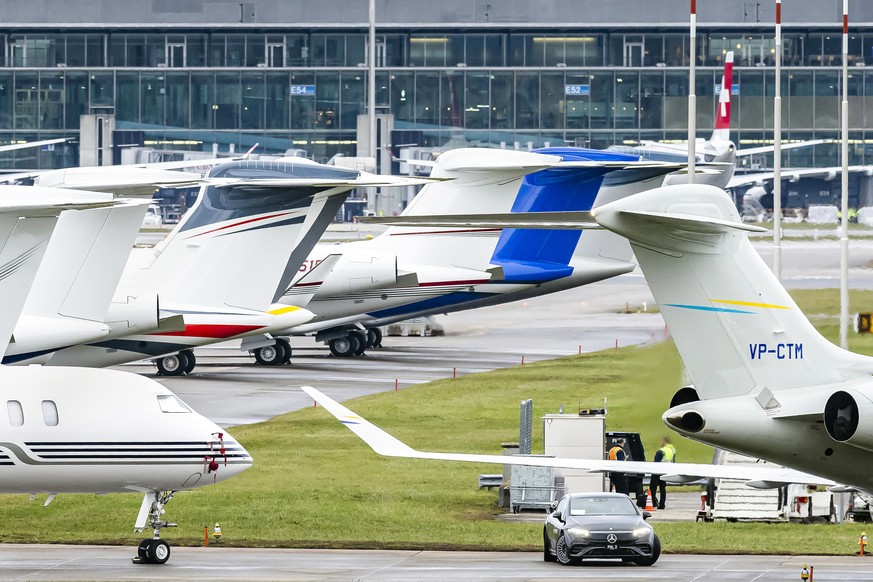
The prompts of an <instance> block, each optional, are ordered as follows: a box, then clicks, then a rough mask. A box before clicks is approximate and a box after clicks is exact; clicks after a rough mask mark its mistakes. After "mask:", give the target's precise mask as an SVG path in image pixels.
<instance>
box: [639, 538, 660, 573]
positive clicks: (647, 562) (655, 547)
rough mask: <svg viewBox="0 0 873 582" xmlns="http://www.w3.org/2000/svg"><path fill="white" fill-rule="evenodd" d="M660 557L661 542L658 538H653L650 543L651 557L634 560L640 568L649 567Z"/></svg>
mask: <svg viewBox="0 0 873 582" xmlns="http://www.w3.org/2000/svg"><path fill="white" fill-rule="evenodd" d="M660 557H661V540H660V539H659V538H658V536H654V540H653V541H652V555H651V556H650V557H648V558H637V559H636V560H634V562H636V563H637V564H639V565H640V566H651V565H652V564H654V563H655V562H657V561H658V558H660Z"/></svg>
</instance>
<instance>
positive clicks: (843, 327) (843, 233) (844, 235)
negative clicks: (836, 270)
mask: <svg viewBox="0 0 873 582" xmlns="http://www.w3.org/2000/svg"><path fill="white" fill-rule="evenodd" d="M841 114H842V120H841V121H842V129H843V131H842V146H843V147H842V158H843V199H842V204H841V205H840V208H841V210H842V220H841V221H840V347H841V348H843V349H844V350H847V349H849V0H843V102H842V113H841Z"/></svg>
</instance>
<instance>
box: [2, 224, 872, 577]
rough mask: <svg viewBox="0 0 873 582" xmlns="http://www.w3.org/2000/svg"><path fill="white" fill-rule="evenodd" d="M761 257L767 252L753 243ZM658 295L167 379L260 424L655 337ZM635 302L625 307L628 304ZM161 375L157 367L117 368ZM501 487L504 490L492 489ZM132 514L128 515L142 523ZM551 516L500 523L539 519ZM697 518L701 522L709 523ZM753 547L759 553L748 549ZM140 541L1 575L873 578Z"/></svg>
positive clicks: (460, 324)
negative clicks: (153, 556) (324, 398)
mask: <svg viewBox="0 0 873 582" xmlns="http://www.w3.org/2000/svg"><path fill="white" fill-rule="evenodd" d="M756 247H757V248H759V250H761V251H762V255H763V256H764V257H765V260H767V259H769V258H770V257H771V256H772V253H770V252H769V249H768V247H767V245H766V244H765V243H756ZM871 260H873V242H871V241H853V244H852V254H851V261H850V281H851V283H852V287H853V288H866V289H870V288H873V274H871V271H870V270H868V269H867V268H866V267H867V265H869V264H870V261H871ZM838 263H839V251H838V242H837V241H817V242H811V241H786V242H785V243H784V247H783V280H784V281H785V282H786V284H787V286H789V287H835V286H838V285H839V273H838V269H837V268H836V266H835V265H838ZM652 303H653V299H652V297H651V293H650V292H649V290H648V288H647V287H646V285H645V281H644V280H643V278H642V276H641V275H640V274H639V273H638V272H636V273H634V274H631V275H625V276H622V277H618V278H616V279H613V280H610V281H604V282H602V283H598V284H595V285H590V286H587V287H583V288H580V289H576V290H571V291H566V292H563V293H561V294H555V295H552V296H548V297H541V298H537V299H532V300H529V301H527V302H524V303H521V304H508V305H502V306H496V307H491V308H487V309H481V310H476V311H472V312H465V313H461V314H454V315H451V316H448V317H445V318H442V317H441V318H439V320H440V322H441V323H442V325H443V326H444V327H445V328H446V331H447V333H446V335H445V336H442V337H426V338H425V337H398V338H392V337H386V338H385V340H384V342H383V343H384V344H385V345H386V347H385V348H384V349H382V350H376V351H374V352H372V353H371V354H370V355H368V356H365V357H362V358H354V359H348V360H338V359H336V358H332V357H331V356H329V352H328V350H327V348H325V347H323V346H321V345H320V344H315V343H314V342H313V340H312V339H311V338H297V339H295V340H294V342H293V344H294V348H295V350H294V351H295V353H294V359H293V360H292V365H291V366H286V367H281V368H264V367H260V366H255V365H253V364H252V363H251V362H252V360H251V358H250V357H249V356H248V355H247V354H244V353H241V352H239V351H238V350H237V349H236V347H235V346H234V345H219V346H215V347H210V348H206V349H201V350H198V351H197V353H198V368H197V369H196V370H195V372H194V374H193V375H192V376H189V377H185V378H160V379H159V381H161V382H162V383H164V384H165V385H167V386H168V387H169V388H171V389H172V390H173V391H174V392H176V393H177V394H179V395H180V396H181V397H182V398H183V399H184V400H185V401H186V402H188V403H189V404H191V405H192V406H193V407H194V408H195V409H197V410H198V411H199V412H201V413H203V414H205V415H206V416H208V417H210V418H212V419H213V420H216V421H217V422H219V423H221V424H224V425H233V424H240V423H248V422H257V421H259V420H263V419H266V418H270V417H272V416H275V415H278V414H282V413H284V412H287V411H290V410H295V409H299V408H302V407H308V406H312V402H311V400H310V399H309V398H307V397H306V396H305V395H303V394H302V393H301V392H300V391H299V389H298V387H299V386H300V385H301V384H309V385H313V386H315V387H317V388H319V389H321V390H323V391H324V392H325V393H327V394H328V395H330V396H331V397H334V398H336V399H338V400H341V401H342V400H347V399H349V398H354V397H356V396H359V395H363V394H368V393H372V392H377V391H388V390H394V389H402V388H403V387H404V386H409V385H412V384H417V383H421V382H427V381H430V380H433V379H437V378H446V377H451V375H453V374H458V375H461V374H467V373H474V372H479V371H484V370H490V369H495V368H501V367H506V366H511V365H517V364H520V363H521V361H522V358H524V361H525V362H531V361H536V360H540V359H548V358H554V357H558V356H564V355H569V354H575V353H578V352H579V351H582V352H588V351H595V350H600V349H605V348H609V347H615V345H616V343H617V344H618V345H621V346H625V345H632V344H639V343H647V342H651V341H660V339H661V338H663V337H664V335H665V333H666V331H665V329H664V324H663V320H662V319H661V317H660V314H658V313H649V312H648V311H646V308H647V306H649V305H652ZM626 311H630V313H626ZM121 368H122V369H125V370H128V371H139V372H143V373H147V374H153V373H154V368H153V366H152V365H151V364H150V363H140V364H134V365H128V366H122V367H121ZM495 496H496V492H495ZM699 507H700V497H699V493H696V492H681V493H678V492H677V493H671V494H670V495H669V496H668V501H667V509H665V510H658V511H656V512H653V516H652V518H651V521H652V523H654V524H657V523H658V522H667V521H686V520H693V519H695V517H696V515H697V510H698V509H699ZM133 517H134V516H131V519H133ZM543 518H544V513H542V512H538V513H532V512H531V513H530V514H521V515H519V516H517V517H515V516H511V515H507V516H506V517H505V518H504V519H507V520H512V519H525V520H530V521H537V522H539V521H542V520H543ZM701 527H706V526H705V525H703V524H701ZM753 550H754V548H750V551H753ZM134 552H135V548H132V547H112V546H68V545H39V544H36V545H12V544H0V581H4V580H179V579H185V580H209V581H210V582H214V581H216V580H448V579H451V580H551V579H565V578H573V579H590V580H688V581H695V582H696V581H704V580H707V581H708V580H713V581H714V580H720V581H721V580H749V581H752V580H754V581H775V580H792V579H798V578H799V577H800V572H801V567H802V565H803V564H812V565H814V567H815V580H818V581H819V582H820V581H822V580H873V560H865V559H861V558H858V557H852V556H846V557H809V556H807V557H804V556H799V557H792V556H691V555H664V556H662V558H661V559H660V560H659V561H658V563H657V564H656V565H655V566H653V567H651V568H643V567H636V566H623V565H621V564H616V563H610V562H599V563H591V564H587V563H586V564H585V565H584V566H581V567H569V568H568V567H562V566H560V565H558V564H553V563H544V562H543V560H542V555H541V553H530V552H509V553H507V552H421V551H414V550H410V551H363V550H315V549H310V550H280V549H244V548H233V547H228V546H219V547H215V546H214V545H213V546H210V547H208V548H177V547H174V548H173V557H172V558H171V560H170V562H169V563H168V564H166V565H163V566H148V565H139V566H137V565H134V564H132V563H131V562H130V558H131V557H132V555H133V554H134Z"/></svg>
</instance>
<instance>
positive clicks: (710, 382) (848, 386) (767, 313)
mask: <svg viewBox="0 0 873 582" xmlns="http://www.w3.org/2000/svg"><path fill="white" fill-rule="evenodd" d="M594 215H595V218H596V220H597V221H598V222H599V223H600V224H601V225H603V226H604V227H605V228H608V229H610V230H612V231H614V232H616V233H618V234H621V235H622V236H625V237H627V238H628V239H629V240H630V241H631V246H632V248H633V249H634V253H635V255H636V257H637V260H638V261H639V263H640V267H641V268H642V270H643V273H644V274H645V276H646V279H647V281H648V283H649V286H650V288H651V290H652V294H653V295H654V296H655V299H656V300H657V302H658V305H659V307H660V309H661V312H662V314H663V316H664V319H665V320H666V322H667V325H668V326H669V328H670V332H671V334H672V336H673V339H674V341H675V342H676V346H677V348H678V349H679V353H680V354H681V356H682V359H683V361H684V362H685V366H686V368H687V370H688V372H689V374H690V376H691V378H692V380H693V387H692V386H688V387H685V388H682V389H680V390H679V391H678V392H677V393H676V394H675V395H674V397H673V400H672V402H671V408H670V409H669V410H667V411H666V412H665V413H664V415H663V418H664V421H665V422H666V423H667V425H668V426H670V427H671V428H673V429H674V430H676V431H678V432H679V433H681V434H682V435H684V436H687V437H689V438H691V439H694V440H698V441H700V442H703V443H706V444H709V445H712V446H715V447H719V448H722V449H726V450H731V451H734V452H737V453H741V454H745V455H749V456H751V457H755V458H761V459H765V460H768V461H772V462H774V463H779V464H781V465H785V466H786V467H791V468H793V469H796V470H797V471H804V472H808V473H809V474H812V475H815V476H816V477H814V478H812V481H810V480H809V479H807V480H803V479H804V478H803V477H802V475H799V474H795V475H792V476H788V475H782V476H780V475H779V474H778V471H784V470H782V469H775V471H777V473H773V474H768V472H767V471H765V470H764V469H762V468H753V470H752V469H748V468H736V470H737V471H739V472H740V473H742V472H746V473H747V476H746V477H745V478H746V479H748V480H751V481H753V482H755V483H757V484H758V485H761V486H779V485H781V484H784V483H809V482H814V481H817V482H820V483H821V482H825V483H827V482H838V483H844V484H846V485H849V486H852V487H855V488H857V489H860V490H862V491H866V492H870V491H873V473H871V471H870V463H871V461H873V437H871V435H873V403H871V401H873V381H871V379H870V378H871V375H873V358H870V357H867V356H861V355H858V354H854V353H851V352H848V351H845V350H842V349H840V348H838V347H836V346H835V345H833V344H832V343H830V342H829V341H828V340H826V339H825V338H824V337H822V336H821V334H819V333H818V331H817V330H816V329H815V328H814V327H813V326H812V324H811V323H810V322H809V320H808V319H807V318H806V317H805V316H804V315H803V313H802V312H801V311H800V309H799V308H798V307H797V304H796V303H795V302H794V300H793V299H792V298H791V296H790V295H789V294H788V292H787V291H786V290H785V288H784V287H782V285H781V284H780V283H779V281H778V280H777V279H776V278H775V276H774V275H773V273H772V272H771V271H770V269H769V268H768V267H767V265H766V264H765V263H764V261H763V260H762V259H761V257H760V256H759V255H758V253H757V252H756V251H755V250H754V248H753V247H752V245H751V243H750V242H749V240H748V233H749V232H759V231H761V230H762V229H759V228H757V227H754V226H749V225H746V224H744V223H743V222H742V221H741V220H740V217H739V215H738V213H737V210H736V207H735V206H734V204H733V202H732V200H731V199H730V197H729V196H728V195H727V194H726V193H725V192H724V191H723V190H720V189H718V188H715V187H712V186H706V185H682V186H667V187H663V188H658V189H655V190H651V191H648V192H643V193H641V194H638V195H636V196H633V197H629V198H625V199H622V200H619V201H616V202H613V203H611V204H607V205H604V206H602V207H600V208H597V209H595V211H594ZM307 392H308V393H310V394H312V395H313V396H314V397H316V399H317V400H318V401H319V402H320V403H324V405H325V406H326V407H328V406H330V407H333V410H332V411H333V412H335V413H338V415H339V416H343V415H347V414H349V412H348V411H347V410H340V409H338V408H336V405H334V404H331V403H330V402H328V401H327V400H325V399H324V397H323V396H321V395H319V394H317V393H315V392H313V391H312V390H311V389H307ZM329 410H330V408H329ZM357 422H358V421H357V420H355V419H354V418H349V419H347V424H348V426H349V428H351V429H352V430H356V428H357V424H356V423H357ZM361 430H362V431H370V429H369V428H366V429H361ZM356 432H357V431H356ZM363 434H364V432H359V435H360V436H363ZM367 434H368V435H369V434H370V433H369V432H367ZM379 439H381V440H379ZM379 439H376V440H373V439H371V440H370V441H369V442H370V443H371V446H378V447H381V449H382V450H383V451H384V450H391V451H393V452H394V453H397V454H398V455H397V456H418V455H419V453H417V452H415V451H412V449H408V448H407V449H399V448H397V444H396V443H394V442H393V441H388V440H385V437H384V436H382V437H379ZM385 446H387V447H388V449H385V448H384V447H385ZM412 453H415V454H412ZM383 454H384V453H383ZM425 455H437V456H435V457H427V456H425V458H442V457H441V456H440V455H441V454H440V453H435V454H432V453H426V454H425ZM475 456H476V455H467V457H469V458H468V459H460V458H458V459H456V460H473V457H475ZM456 457H457V456H456ZM554 462H555V460H549V461H547V462H546V463H545V465H546V466H549V465H550V463H554ZM523 464H539V463H538V462H537V463H533V462H530V463H528V462H527V460H525V462H524V463H523ZM551 466H569V465H554V464H551ZM574 466H577V467H585V466H587V465H586V464H585V463H582V464H577V465H574ZM592 466H594V465H592ZM629 468H630V467H629ZM734 469H735V468H731V471H733V470H734ZM631 470H633V469H631ZM664 470H665V469H664V468H661V469H660V471H664ZM667 470H670V472H671V473H681V474H687V475H695V474H696V475H699V476H712V477H722V476H727V477H730V478H736V476H735V474H730V475H721V474H719V472H720V471H722V472H723V471H727V470H728V469H727V468H723V469H718V468H713V469H712V470H711V471H710V470H707V471H706V472H705V473H701V472H700V470H699V469H697V470H695V469H693V468H692V469H690V470H689V469H688V468H685V467H681V468H680V467H678V466H677V467H675V468H674V467H670V468H669V469H667ZM655 471H656V472H657V469H656V470H655ZM695 471H696V472H695ZM749 471H751V472H750V473H749ZM762 471H763V472H762ZM646 472H651V471H646ZM795 473H796V471H795ZM739 478H744V477H739Z"/></svg>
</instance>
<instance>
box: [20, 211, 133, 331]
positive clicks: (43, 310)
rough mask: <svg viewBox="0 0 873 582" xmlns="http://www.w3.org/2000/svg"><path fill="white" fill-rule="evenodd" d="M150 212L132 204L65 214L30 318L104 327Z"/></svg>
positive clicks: (30, 301)
mask: <svg viewBox="0 0 873 582" xmlns="http://www.w3.org/2000/svg"><path fill="white" fill-rule="evenodd" d="M147 206H148V201H132V200H131V201H128V202H123V203H121V205H118V206H113V207H111V208H94V209H89V210H84V211H78V212H64V213H63V214H61V217H60V218H59V219H58V224H57V226H56V227H55V231H54V233H53V234H52V238H51V241H50V242H49V245H48V248H47V249H46V252H45V256H44V257H43V260H42V263H41V264H40V267H39V271H38V273H37V276H36V279H35V280H34V284H33V289H32V290H31V292H30V294H28V297H27V302H26V303H25V305H24V313H25V314H28V315H34V316H43V317H57V316H64V317H73V318H79V319H87V320H92V321H99V322H101V323H102V322H103V319H104V317H105V316H106V311H107V309H108V307H109V302H110V301H111V300H112V296H113V294H114V293H115V290H116V288H117V287H118V280H119V279H120V278H121V273H122V271H123V270H124V265H125V263H126V262H127V258H128V256H129V255H130V250H131V249H132V248H133V244H134V242H135V241H136V235H137V233H138V232H139V227H140V225H141V224H142V219H143V216H144V215H145V211H146V208H147Z"/></svg>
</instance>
